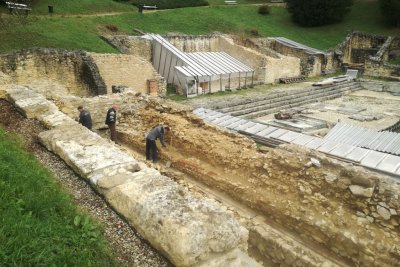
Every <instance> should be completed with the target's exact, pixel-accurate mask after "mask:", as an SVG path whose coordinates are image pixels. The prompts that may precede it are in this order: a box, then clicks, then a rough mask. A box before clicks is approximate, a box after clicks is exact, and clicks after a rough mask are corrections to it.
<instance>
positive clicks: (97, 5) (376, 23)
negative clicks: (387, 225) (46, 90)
mask: <svg viewBox="0 0 400 267" xmlns="http://www.w3.org/2000/svg"><path fill="white" fill-rule="evenodd" d="M220 2H221V3H223V2H222V1H220ZM243 2H244V1H239V3H243ZM253 2H254V1H253ZM51 3H52V5H53V7H54V13H53V15H49V14H48V13H47V12H48V10H47V5H48V3H47V2H44V1H36V2H35V4H34V5H33V6H32V12H31V14H30V15H28V16H27V17H22V16H11V15H9V14H8V10H7V9H6V7H5V6H2V7H1V8H0V12H1V13H0V25H1V29H0V39H1V40H2V42H1V43H0V52H1V53H5V52H9V51H12V50H19V49H23V48H29V47H57V48H65V49H84V50H87V51H93V52H102V53H116V52H117V51H115V49H114V48H112V47H111V46H109V45H108V44H106V43H105V42H104V41H103V40H102V39H101V38H100V36H101V35H103V34H133V31H132V30H133V29H134V28H138V29H141V30H142V31H144V32H153V33H161V34H165V33H168V32H180V33H184V34H208V33H210V32H214V31H220V32H224V33H231V34H236V35H239V36H243V37H245V36H283V37H286V38H290V39H293V40H295V41H297V42H300V43H304V44H306V45H308V46H312V47H315V48H319V49H328V48H332V47H335V46H336V45H337V44H338V43H340V42H341V41H342V40H343V38H344V37H345V36H346V35H347V34H348V33H349V32H350V31H365V32H370V33H375V34H382V35H397V34H399V33H400V29H398V28H397V29H396V28H386V27H384V25H383V23H382V21H381V15H380V13H379V12H376V10H379V8H378V3H377V2H376V1H361V0H359V1H355V4H354V6H353V8H352V12H351V13H350V14H349V15H348V16H347V17H346V18H345V20H344V21H343V22H341V23H339V24H335V25H330V26H323V27H314V28H302V27H299V26H297V25H294V24H293V23H292V22H291V21H290V17H289V14H288V13H287V12H286V10H285V8H284V7H282V6H273V7H271V14H270V15H267V16H262V15H259V14H258V13H257V8H258V5H257V4H247V2H246V4H239V5H237V6H225V5H218V3H219V1H211V6H209V7H191V8H180V9H171V10H162V11H157V12H151V13H144V14H140V13H138V12H137V10H136V8H135V7H134V6H132V5H130V4H128V3H123V2H115V1H112V0H100V1H93V0H84V1H68V2H65V1H59V0H52V2H51Z"/></svg>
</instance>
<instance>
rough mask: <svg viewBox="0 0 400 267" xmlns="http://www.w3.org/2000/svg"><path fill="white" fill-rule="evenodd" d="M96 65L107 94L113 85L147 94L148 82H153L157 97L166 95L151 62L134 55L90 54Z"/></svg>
mask: <svg viewBox="0 0 400 267" xmlns="http://www.w3.org/2000/svg"><path fill="white" fill-rule="evenodd" d="M90 56H91V57H92V58H93V61H94V62H95V64H96V65H97V67H98V69H99V72H100V74H101V77H102V78H103V80H104V82H105V84H106V86H107V93H108V94H111V93H112V86H113V85H116V86H118V85H124V86H128V87H130V88H133V89H134V90H135V91H137V92H141V93H146V94H147V93H149V85H148V81H149V80H155V81H156V83H157V87H158V90H157V92H158V95H159V96H165V95H166V83H165V81H164V79H163V78H162V77H161V76H160V75H159V74H158V73H157V72H156V70H155V69H154V67H153V66H152V64H151V62H149V61H148V60H147V59H146V58H144V57H141V56H136V55H124V54H122V55H121V54H98V53H90Z"/></svg>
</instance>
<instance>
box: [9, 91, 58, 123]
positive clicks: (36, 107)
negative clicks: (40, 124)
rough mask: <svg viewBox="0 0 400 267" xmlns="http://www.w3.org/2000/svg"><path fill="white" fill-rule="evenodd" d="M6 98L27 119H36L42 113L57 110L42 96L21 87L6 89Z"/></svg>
mask: <svg viewBox="0 0 400 267" xmlns="http://www.w3.org/2000/svg"><path fill="white" fill-rule="evenodd" d="M6 97H7V99H8V100H9V101H10V102H12V103H14V105H15V107H16V108H17V109H18V110H19V111H20V112H21V113H22V114H23V115H24V116H25V117H27V118H37V117H38V116H40V115H42V114H43V113H46V112H55V111H57V110H58V109H57V107H56V105H54V104H53V103H52V102H50V101H48V100H46V99H45V98H44V97H43V96H42V95H40V94H38V93H36V92H34V91H32V90H29V89H28V88H26V87H23V86H13V87H11V88H9V89H7V93H6Z"/></svg>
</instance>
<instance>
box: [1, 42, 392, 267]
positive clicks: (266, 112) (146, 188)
mask: <svg viewBox="0 0 400 267" xmlns="http://www.w3.org/2000/svg"><path fill="white" fill-rule="evenodd" d="M165 38H167V39H168V40H169V42H170V43H172V44H174V45H175V47H176V48H177V49H180V50H181V51H185V52H194V51H195V52H199V51H204V52H205V51H208V52H214V51H217V50H220V49H223V50H224V51H226V52H227V53H228V52H229V54H230V55H232V56H234V57H237V58H238V59H240V60H241V61H243V62H244V63H246V65H248V66H250V67H251V68H252V69H254V71H255V76H254V86H256V85H257V84H262V83H273V82H278V81H279V78H284V77H296V76H299V75H303V76H307V77H310V76H316V75H319V74H320V73H321V72H322V71H324V72H327V71H328V70H331V69H335V68H337V67H338V66H340V64H339V63H340V62H339V61H337V56H338V54H337V53H336V54H335V53H332V54H331V53H329V52H327V53H325V52H323V53H322V52H320V51H316V50H312V49H310V48H307V47H302V46H301V45H299V44H296V43H293V42H289V41H288V40H285V39H274V40H272V39H258V40H247V41H246V42H244V41H243V40H241V41H238V40H233V39H232V38H229V37H227V36H220V35H213V36H207V37H205V36H197V37H195V36H191V37H188V36H184V37H182V36H169V37H168V36H167V37H165ZM108 40H109V41H110V42H111V43H113V44H114V45H115V46H116V47H118V48H120V50H121V51H123V52H124V53H126V54H120V55H107V54H94V53H87V52H84V51H72V52H71V51H64V50H57V49H30V50H23V51H19V52H15V53H11V54H8V55H1V56H0V98H2V99H6V100H7V101H9V102H11V103H13V105H14V106H15V107H17V109H18V111H20V112H21V113H22V114H23V115H24V116H25V117H26V118H31V119H36V120H38V121H40V122H41V123H42V124H43V125H44V126H45V127H46V128H47V130H46V131H44V132H42V133H40V135H39V140H40V142H41V143H42V144H43V145H44V146H45V147H46V148H47V149H49V150H50V151H52V152H53V153H55V154H57V155H58V156H59V157H60V158H61V159H63V160H64V161H65V162H66V163H67V164H68V165H69V166H70V167H71V168H72V169H73V170H74V171H75V172H76V173H78V174H79V175H80V176H81V177H82V178H83V179H84V180H86V181H87V182H88V183H90V184H91V185H92V187H93V188H94V190H96V191H97V192H98V193H99V194H100V195H102V196H103V197H104V198H105V199H106V200H107V202H108V203H109V205H111V206H112V207H113V208H114V209H115V210H116V211H117V212H118V213H119V214H120V215H121V216H123V217H124V218H125V219H126V220H127V221H128V223H129V224H130V225H131V226H132V227H133V228H135V229H136V230H137V231H138V232H139V233H140V234H141V235H142V236H143V237H144V238H145V239H146V240H148V241H149V243H150V244H151V245H152V246H153V247H155V248H156V249H157V250H158V251H160V253H162V254H163V255H165V256H166V257H167V258H168V259H169V260H170V261H171V263H172V264H174V265H176V266H275V265H279V266H396V265H398V263H399V262H400V246H399V244H400V228H399V227H400V201H399V197H400V182H399V181H400V180H399V177H400V156H399V155H397V154H396V153H397V152H396V150H394V146H393V147H392V148H393V149H392V150H390V151H389V150H387V149H386V150H385V151H376V150H374V149H375V147H372V146H371V147H358V146H357V145H356V144H354V143H352V144H346V143H342V142H338V141H335V140H332V139H329V138H325V137H324V136H323V135H322V132H321V131H320V130H321V129H319V126H320V124H319V122H321V121H323V122H324V123H325V124H324V125H325V126H326V127H328V126H329V125H330V126H333V124H336V123H337V118H340V119H341V120H342V122H345V123H347V122H348V121H346V120H347V119H348V120H352V121H357V122H358V123H359V124H360V125H361V124H364V125H367V126H368V127H373V126H376V125H378V124H379V125H382V123H386V124H387V125H388V126H390V125H396V122H398V121H399V120H400V117H399V116H400V115H399V114H400V112H398V106H399V105H398V104H399V102H400V100H399V97H398V96H396V93H397V92H399V91H400V89H399V86H398V83H396V82H392V83H383V82H377V81H368V80H360V79H357V80H348V81H342V82H340V83H335V84H333V85H331V86H322V87H312V86H311V84H310V85H309V86H306V87H296V88H294V89H291V90H287V91H284V90H276V91H272V92H271V93H268V94H264V95H258V96H256V95H249V96H246V97H240V98H236V99H235V98H229V97H228V96H227V98H226V99H225V100H221V99H217V100H216V101H214V102H211V101H210V103H207V104H193V105H190V106H189V105H181V104H177V103H175V102H172V101H168V100H165V99H163V97H164V96H165V94H166V81H167V79H166V78H165V77H163V76H161V75H160V74H159V73H158V72H157V68H156V67H155V66H154V65H153V62H152V55H153V54H152V49H151V41H149V40H148V39H146V38H141V37H132V36H113V37H109V38H108ZM385 42H387V40H381V41H380V43H381V44H384V43H385ZM390 44H392V42H390ZM388 47H392V46H391V45H389V44H388ZM390 49H392V50H391V51H393V48H390ZM285 50H286V52H285ZM289 51H290V52H289ZM360 53H361V52H360ZM284 54H285V55H284ZM375 54H376V53H375ZM389 54H390V53H389ZM164 61H167V59H165V60H164ZM159 62H162V61H159ZM282 66H285V68H284V69H285V70H284V71H282V69H283V68H282ZM391 75H396V72H392V73H391ZM241 78H242V77H241ZM241 78H240V79H241ZM149 81H152V82H149ZM241 83H242V82H241ZM151 86H153V87H151ZM298 86H300V85H298ZM150 87H151V88H152V91H150ZM249 90H251V89H249ZM154 92H156V93H157V94H158V96H156V95H155V94H154ZM151 93H153V95H152V94H151ZM362 93H363V94H362ZM375 94H376V95H378V97H376V99H378V100H377V101H378V102H374V103H373V102H372V100H371V99H373V98H374V96H375ZM160 96H161V97H160ZM366 96H368V101H371V102H367V103H361V102H360V103H358V102H357V101H359V99H360V98H366ZM337 99H345V100H346V101H345V102H341V103H336V102H328V101H338V100H337ZM382 99H383V100H385V105H384V106H386V108H387V109H382V108H380V109H376V110H375V109H374V108H375V107H374V105H376V106H383V105H382V102H379V101H383V100H382ZM349 102H356V103H357V104H359V105H360V106H361V104H365V105H367V106H369V108H370V109H371V110H374V112H375V113H376V114H378V113H379V114H384V115H385V117H380V116H377V115H376V114H375V113H374V114H372V115H374V116H372V115H371V114H367V113H363V112H364V111H365V109H364V108H354V107H353V106H352V107H348V106H343V103H349ZM113 103H117V104H119V105H120V107H121V109H120V110H119V117H118V125H117V130H118V139H119V144H118V145H117V144H115V143H113V142H111V141H110V140H108V135H107V133H105V132H104V129H105V128H106V126H105V124H104V117H105V113H106V111H107V109H108V107H110V106H111V105H112V104H113ZM198 103H202V102H198ZM79 105H83V106H85V107H86V108H87V109H89V110H90V111H91V113H92V119H93V123H94V131H90V130H88V129H86V128H85V127H82V126H81V125H79V124H78V123H77V121H76V117H77V112H76V107H77V106H79ZM335 105H336V106H335ZM305 107H307V108H305ZM357 107H358V106H357ZM294 108H298V110H297V111H298V113H301V112H300V111H303V114H302V115H303V116H305V115H307V114H308V117H306V116H305V117H306V118H307V119H305V117H303V119H304V120H302V121H301V120H300V117H295V120H297V124H296V123H295V122H294V121H292V122H289V121H286V122H282V121H281V122H280V123H277V122H275V124H269V123H270V122H269V121H267V117H268V116H273V115H274V114H275V113H276V112H277V111H279V110H281V109H294ZM332 110H334V111H337V112H338V113H339V114H340V116H342V117H340V116H339V115H337V116H338V117H334V118H335V119H336V121H335V123H334V122H332V121H329V120H328V118H326V119H321V117H323V115H324V114H329V116H330V117H332V116H333V115H332V114H333V113H329V112H332ZM292 111H293V110H292ZM318 114H319V115H321V114H322V115H321V117H317V115H318ZM335 116H336V115H335ZM368 116H372V117H374V118H375V117H376V118H375V119H371V121H369V119H368V118H369V117H368ZM350 117H353V118H350ZM354 118H357V119H354ZM345 119H346V120H345ZM299 121H301V123H299ZM307 123H308V125H306V124H307ZM368 123H370V124H368ZM373 123H375V124H373ZM157 124H167V125H169V126H171V127H172V129H173V130H172V132H171V133H170V134H169V135H167V136H166V140H165V141H166V143H167V146H168V149H166V150H161V151H160V153H161V159H162V161H161V163H159V164H156V165H155V164H152V163H149V162H146V161H145V158H144V151H145V140H144V135H145V134H146V133H147V132H148V131H149V130H150V129H151V128H152V127H153V126H155V125H157ZM386 124H385V127H383V128H385V129H386V128H387V127H386V126H387V125H386ZM305 125H306V126H305ZM338 125H340V124H338ZM325 126H324V127H325ZM316 130H318V131H316ZM379 130H380V131H381V130H384V129H382V128H381V129H379ZM325 134H326V133H325ZM326 136H327V137H329V135H326ZM392 140H395V138H393V139H392ZM263 142H265V143H263ZM393 142H394V141H393ZM260 144H264V145H266V146H260ZM378 148H379V146H378ZM388 152H390V153H392V154H389V153H388Z"/></svg>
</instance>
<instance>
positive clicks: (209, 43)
mask: <svg viewBox="0 0 400 267" xmlns="http://www.w3.org/2000/svg"><path fill="white" fill-rule="evenodd" d="M166 39H167V40H168V41H169V42H170V43H171V44H172V45H173V46H175V47H176V48H178V49H179V50H181V51H183V52H186V53H190V52H215V51H219V47H220V46H219V38H218V36H216V35H184V36H179V35H177V36H167V38H166Z"/></svg>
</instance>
